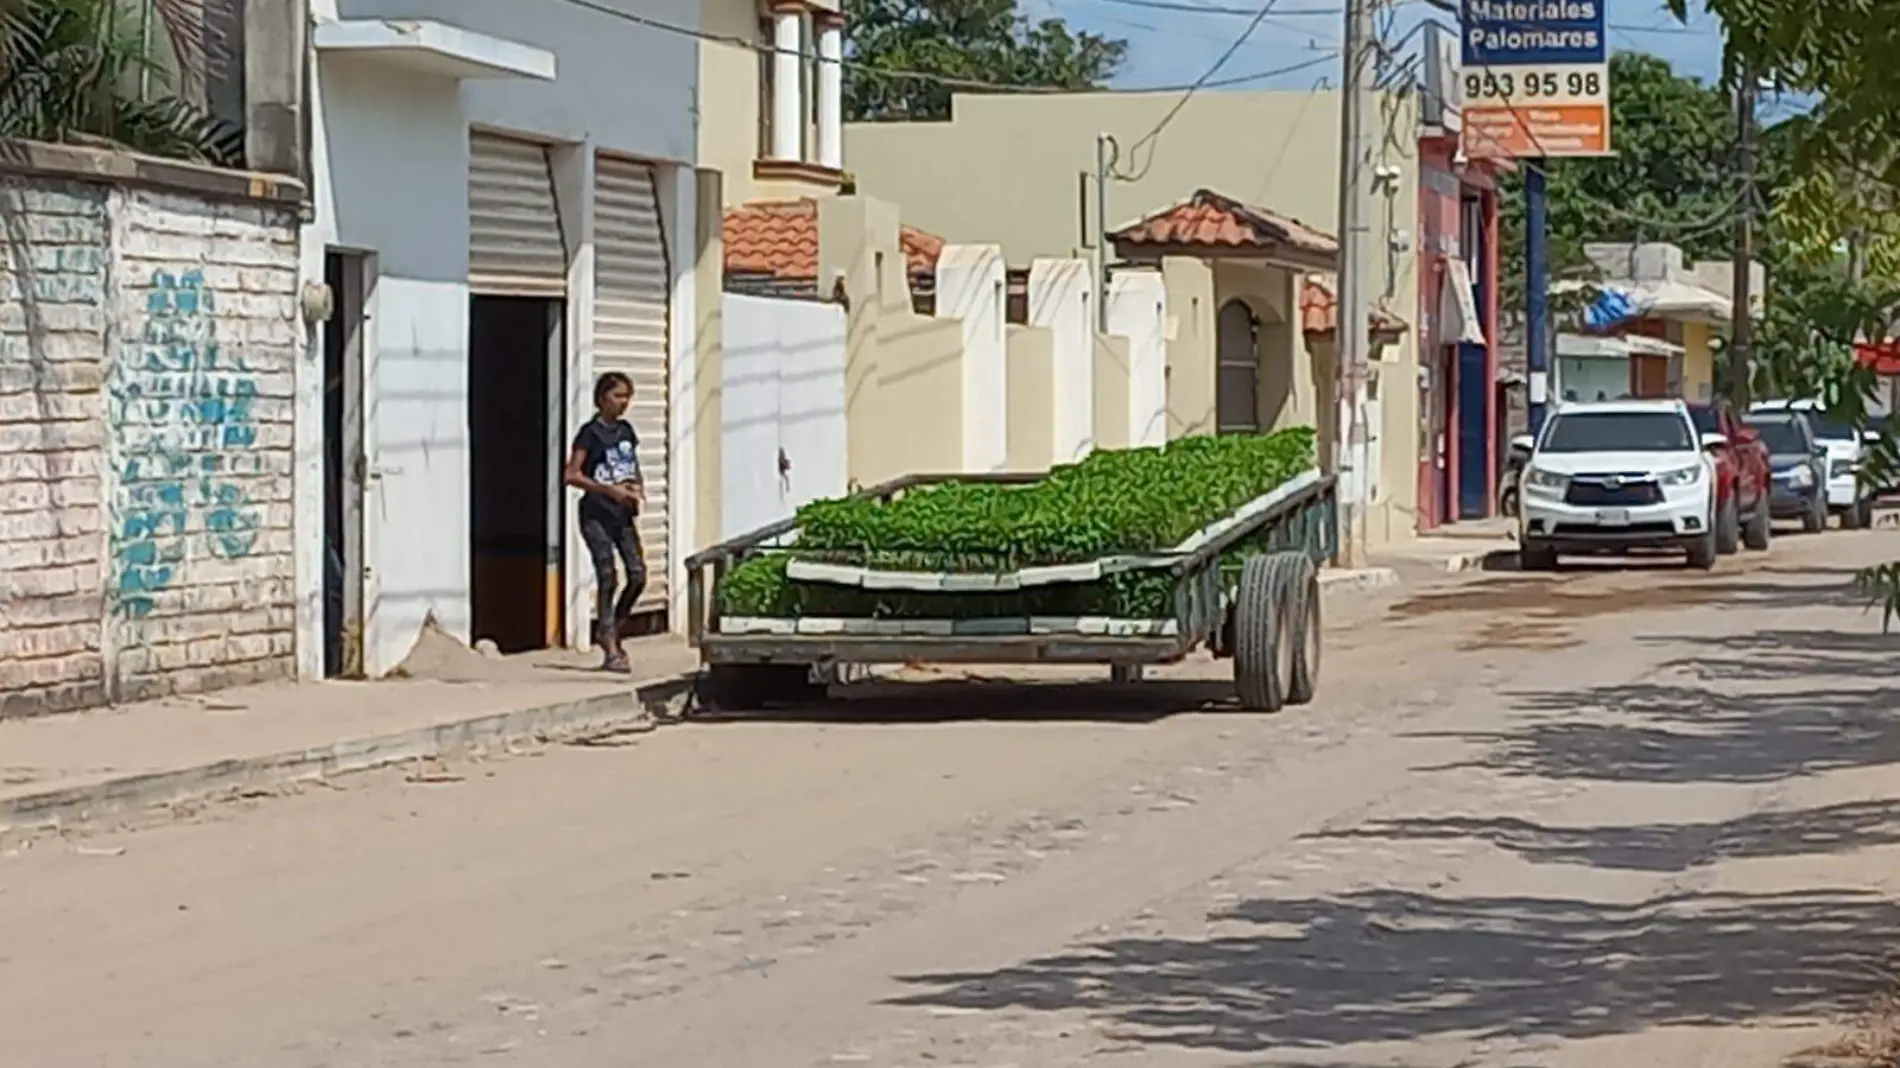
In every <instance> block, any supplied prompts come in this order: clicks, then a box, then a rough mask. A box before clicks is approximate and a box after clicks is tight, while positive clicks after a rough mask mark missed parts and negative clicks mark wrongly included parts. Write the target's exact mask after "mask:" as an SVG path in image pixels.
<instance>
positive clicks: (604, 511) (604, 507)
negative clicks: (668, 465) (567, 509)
mask: <svg viewBox="0 0 1900 1068" xmlns="http://www.w3.org/2000/svg"><path fill="white" fill-rule="evenodd" d="M574 448H576V449H579V450H581V452H582V454H583V455H584V456H585V457H586V458H585V459H584V460H583V461H582V462H581V470H582V471H584V472H585V473H586V474H587V477H588V478H591V479H593V480H594V481H595V482H599V483H601V484H603V485H608V486H612V485H619V484H624V483H630V482H638V481H640V438H639V436H638V435H636V434H634V432H633V426H632V425H631V424H629V423H628V422H627V421H626V420H625V419H616V420H614V421H613V422H611V423H609V422H607V421H605V420H603V419H599V418H595V419H589V420H588V421H587V425H586V426H584V427H581V429H580V433H578V434H575V435H574ZM581 515H583V516H593V517H595V518H597V519H600V520H602V521H605V522H609V523H631V522H633V509H631V508H629V507H627V506H626V505H624V504H622V503H621V502H619V501H617V500H614V499H613V498H612V497H609V496H607V495H606V494H604V493H584V494H582V495H581Z"/></svg>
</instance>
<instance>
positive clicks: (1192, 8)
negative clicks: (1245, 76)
mask: <svg viewBox="0 0 1900 1068" xmlns="http://www.w3.org/2000/svg"><path fill="white" fill-rule="evenodd" d="M1093 2H1095V3H1103V4H1119V5H1123V6H1126V7H1137V8H1147V9H1149V10H1152V11H1173V12H1178V13H1180V14H1186V15H1219V16H1225V17H1230V18H1250V17H1252V16H1253V14H1254V9H1253V8H1249V7H1230V6H1227V5H1224V4H1203V3H1195V2H1192V0H1093ZM1407 3H1426V4H1429V6H1433V7H1437V6H1439V5H1437V4H1430V0H1400V2H1399V3H1396V4H1392V5H1390V6H1391V7H1393V8H1397V7H1401V6H1404V5H1405V4H1407ZM1344 11H1345V9H1344V8H1340V7H1324V8H1303V9H1301V8H1295V9H1292V10H1286V11H1280V12H1277V14H1278V15H1280V16H1281V17H1283V18H1287V17H1297V16H1337V15H1341V14H1343V13H1344ZM1506 24H1507V25H1508V23H1506ZM1523 25H1526V26H1532V25H1541V23H1536V22H1533V21H1530V20H1526V21H1525V22H1524V23H1523ZM1608 25H1609V28H1610V29H1613V30H1624V31H1627V32H1629V33H1656V34H1670V35H1677V36H1688V37H1701V36H1709V35H1719V34H1720V33H1721V27H1719V26H1713V25H1707V26H1653V25H1650V26H1645V25H1638V24H1636V23H1627V22H1612V23H1609V24H1608Z"/></svg>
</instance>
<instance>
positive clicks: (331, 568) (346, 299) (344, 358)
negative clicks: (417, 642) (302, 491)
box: [323, 249, 373, 678]
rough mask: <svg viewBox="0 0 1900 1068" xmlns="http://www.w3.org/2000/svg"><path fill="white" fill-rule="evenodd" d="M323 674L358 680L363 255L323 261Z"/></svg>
mask: <svg viewBox="0 0 1900 1068" xmlns="http://www.w3.org/2000/svg"><path fill="white" fill-rule="evenodd" d="M323 275H324V281H325V282H326V283H327V284H328V285H329V287H330V294H331V305H330V318H329V319H328V320H327V321H325V323H324V326H323V674H324V677H325V678H336V677H339V676H344V677H352V678H354V677H359V676H361V675H362V674H363V626H364V609H363V601H364V596H363V590H364V583H363V576H364V573H365V572H364V559H363V546H364V537H363V492H364V486H365V484H366V482H367V474H368V465H367V462H366V454H365V451H364V431H365V428H364V419H363V410H364V405H363V340H364V338H363V333H364V324H365V322H366V319H365V310H366V309H367V308H368V306H369V304H368V300H369V289H370V285H371V279H372V277H373V268H372V258H371V257H370V256H369V255H368V254H367V253H362V252H351V251H345V250H340V249H329V250H326V251H325V253H324V256H323Z"/></svg>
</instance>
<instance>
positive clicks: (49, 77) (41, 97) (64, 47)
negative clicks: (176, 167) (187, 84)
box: [0, 0, 242, 164]
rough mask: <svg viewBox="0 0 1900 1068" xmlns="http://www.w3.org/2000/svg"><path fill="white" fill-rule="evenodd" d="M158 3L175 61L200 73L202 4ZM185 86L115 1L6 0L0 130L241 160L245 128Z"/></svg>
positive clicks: (0, 5)
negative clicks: (184, 93)
mask: <svg viewBox="0 0 1900 1068" xmlns="http://www.w3.org/2000/svg"><path fill="white" fill-rule="evenodd" d="M158 11H159V14H160V17H161V19H162V20H163V21H164V22H165V24H166V26H167V29H168V31H171V32H169V39H170V41H171V43H172V51H173V53H174V54H175V55H176V57H177V60H178V63H177V66H178V67H179V68H182V69H183V70H185V71H187V72H191V71H197V72H202V70H203V67H202V60H203V56H204V55H205V50H204V47H203V46H204V40H203V37H202V32H203V31H202V23H201V22H199V21H198V20H197V15H196V12H195V11H193V10H192V9H191V6H190V5H189V4H187V3H185V2H183V0H159V2H158ZM174 27H176V29H175V30H173V28H174ZM141 84H143V85H144V86H145V88H146V90H147V91H141V88H140V86H141ZM178 85H179V71H178V70H175V69H174V68H173V67H172V66H170V65H167V64H165V63H162V62H160V61H159V60H158V58H157V57H156V56H155V55H153V53H152V50H150V49H149V48H148V47H147V45H146V42H145V41H144V40H142V39H141V37H140V35H139V33H138V28H137V25H136V20H134V19H131V18H126V17H123V16H122V14H121V13H120V11H119V10H118V6H117V5H116V4H115V3H114V2H113V0H0V137H9V138H18V139H22V140H30V141H53V142H85V141H103V142H106V143H109V144H114V145H120V146H123V147H126V148H131V149H134V150H136V151H140V152H147V153H151V154H153V155H159V156H170V157H173V158H178V159H190V160H199V161H203V162H209V163H220V164H231V163H235V162H237V160H238V158H239V156H240V153H241V148H242V142H241V138H240V135H239V133H238V131H236V130H233V129H231V128H230V127H228V126H226V125H224V124H223V123H220V122H218V121H217V120H215V119H213V118H211V117H210V116H209V115H207V114H206V113H205V112H204V111H203V110H202V109H200V108H198V107H197V106H196V105H194V104H192V103H191V102H189V101H187V100H185V99H183V98H182V97H181V96H179V95H176V92H175V91H176V88H177V86H178Z"/></svg>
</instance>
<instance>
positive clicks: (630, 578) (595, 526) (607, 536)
mask: <svg viewBox="0 0 1900 1068" xmlns="http://www.w3.org/2000/svg"><path fill="white" fill-rule="evenodd" d="M581 540H582V541H585V542H586V543H587V553H588V555H589V556H592V557H593V558H594V582H595V590H596V591H597V596H598V600H596V601H595V602H594V603H595V608H594V611H595V613H596V615H595V619H594V639H595V640H596V641H598V642H600V643H601V644H603V645H608V644H612V641H613V639H614V638H615V637H616V636H617V635H618V634H619V633H620V624H621V623H622V622H624V621H625V620H626V619H627V617H629V616H631V615H633V604H634V602H635V601H638V600H639V599H640V594H641V593H642V592H644V591H645V590H646V588H647V565H646V561H645V559H644V558H643V556H642V554H641V552H640V532H639V531H637V530H635V529H634V527H633V524H632V523H628V524H626V525H625V526H622V525H620V524H618V523H609V522H604V521H602V520H600V519H596V518H594V517H592V516H585V515H584V516H582V517H581ZM615 556H618V557H620V563H621V565H622V566H624V567H625V568H626V569H627V585H626V588H625V589H621V590H620V591H619V592H620V596H619V597H618V598H616V597H615V596H614V591H615V590H616V589H618V588H619V586H620V576H619V575H618V574H617V573H616V572H615V570H614V557H615ZM610 613H611V614H610Z"/></svg>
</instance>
